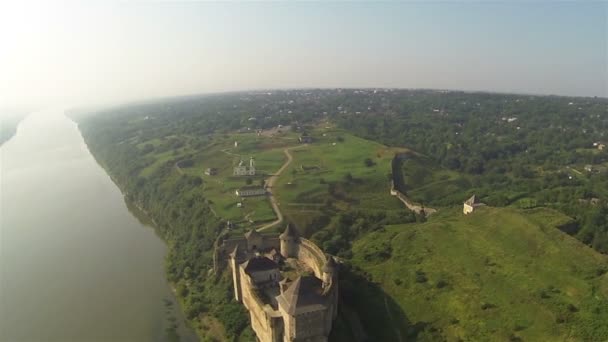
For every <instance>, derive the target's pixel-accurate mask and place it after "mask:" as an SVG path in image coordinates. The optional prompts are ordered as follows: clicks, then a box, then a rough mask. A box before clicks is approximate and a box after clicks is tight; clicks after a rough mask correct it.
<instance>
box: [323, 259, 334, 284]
mask: <svg viewBox="0 0 608 342" xmlns="http://www.w3.org/2000/svg"><path fill="white" fill-rule="evenodd" d="M335 271H336V261H335V260H334V257H332V256H331V255H328V256H327V262H326V263H325V266H323V288H327V287H329V286H330V285H331V283H332V280H333V277H334V274H335Z"/></svg>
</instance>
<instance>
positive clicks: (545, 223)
mask: <svg viewBox="0 0 608 342" xmlns="http://www.w3.org/2000/svg"><path fill="white" fill-rule="evenodd" d="M567 220H568V218H567V217H565V216H563V215H562V214H559V213H557V212H555V211H552V210H548V209H537V210H529V211H523V210H517V209H511V208H508V209H498V208H490V207H486V208H482V209H481V210H478V211H476V212H475V213H474V214H473V215H469V216H464V215H463V214H462V213H461V212H460V210H457V209H445V210H442V211H440V212H439V213H438V214H437V215H436V216H433V217H431V219H430V220H429V221H427V222H425V223H420V224H410V225H397V226H388V227H387V228H386V229H384V230H381V231H378V232H374V233H371V234H368V235H367V236H365V237H364V238H362V239H360V240H358V241H356V242H355V244H354V246H353V254H354V257H353V260H352V262H353V265H354V266H355V267H360V268H361V269H362V270H363V272H364V273H365V274H366V276H367V278H368V279H370V280H372V282H373V283H376V284H379V286H380V287H381V288H382V290H384V291H385V292H386V293H387V297H389V298H390V299H392V300H394V301H395V303H396V304H397V305H396V306H398V307H397V308H394V307H393V308H390V309H389V304H388V303H385V304H386V305H380V304H377V303H376V305H375V306H374V305H370V304H369V301H366V300H364V299H363V300H361V301H359V302H358V304H357V302H355V306H356V305H359V306H367V311H366V310H357V311H359V312H363V313H365V312H367V313H366V314H364V317H362V320H363V321H364V322H365V321H368V322H374V317H387V314H386V312H374V310H376V311H379V310H382V311H385V310H391V311H393V313H389V314H388V317H389V318H390V319H391V320H393V321H392V322H391V323H392V326H393V328H394V329H384V330H383V332H382V333H383V334H385V335H384V336H378V338H382V339H385V340H399V338H400V337H399V335H401V337H402V338H403V339H404V340H406V339H412V338H413V337H414V336H417V338H418V339H419V340H437V339H447V340H449V341H457V340H473V341H480V340H509V339H510V340H526V341H559V340H577V341H578V340H585V341H605V340H607V339H608V323H607V322H608V274H606V271H607V269H608V258H607V257H606V256H604V255H601V254H598V253H597V252H595V251H593V250H592V249H591V248H588V247H586V246H584V245H583V244H581V243H580V242H578V241H577V240H575V239H574V238H572V237H570V236H568V235H566V234H564V233H562V232H561V231H559V230H558V229H555V226H556V225H559V224H562V223H564V222H565V221H567ZM375 301H376V302H378V301H379V299H378V298H376V300H375ZM394 312H397V313H399V312H401V313H402V314H401V315H398V314H397V315H395V314H394ZM365 315H368V316H369V317H365ZM377 323H378V324H381V323H382V322H377ZM370 324H372V323H370ZM374 329H375V327H370V331H373V330H374ZM379 330H380V329H379Z"/></svg>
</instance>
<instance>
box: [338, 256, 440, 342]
mask: <svg viewBox="0 0 608 342" xmlns="http://www.w3.org/2000/svg"><path fill="white" fill-rule="evenodd" d="M338 311H339V312H338V318H337V319H336V321H335V323H334V327H333V329H332V333H331V335H330V339H329V340H330V341H396V342H399V341H416V340H417V339H418V335H419V334H420V333H421V332H422V331H424V330H425V329H426V328H427V327H428V326H429V324H428V323H426V322H416V323H412V322H411V321H410V320H409V319H408V317H407V315H406V314H405V312H404V311H403V310H402V309H401V307H400V306H399V304H398V303H397V302H395V301H394V300H393V298H392V297H391V296H390V295H389V294H387V293H386V292H385V291H384V290H383V289H382V288H381V287H380V286H379V284H377V283H375V282H373V281H370V280H369V276H368V275H366V274H365V273H364V272H363V271H361V270H354V269H350V268H349V267H348V266H346V265H345V267H342V268H341V270H340V303H339V310H338Z"/></svg>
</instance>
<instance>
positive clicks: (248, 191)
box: [235, 185, 266, 197]
mask: <svg viewBox="0 0 608 342" xmlns="http://www.w3.org/2000/svg"><path fill="white" fill-rule="evenodd" d="M235 194H236V195H237V196H240V197H251V196H264V195H266V189H264V188H262V187H259V186H253V185H252V186H244V187H242V188H240V189H236V191H235Z"/></svg>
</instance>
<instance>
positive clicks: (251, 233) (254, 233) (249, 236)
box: [245, 228, 262, 240]
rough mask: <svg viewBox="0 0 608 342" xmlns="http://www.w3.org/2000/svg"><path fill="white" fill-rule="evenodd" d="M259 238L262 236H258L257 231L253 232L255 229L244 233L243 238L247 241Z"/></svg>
mask: <svg viewBox="0 0 608 342" xmlns="http://www.w3.org/2000/svg"><path fill="white" fill-rule="evenodd" d="M261 236H262V234H260V233H259V232H258V231H257V230H255V228H252V229H251V230H250V231H248V232H247V233H245V238H246V239H247V240H249V238H256V237H261Z"/></svg>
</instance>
